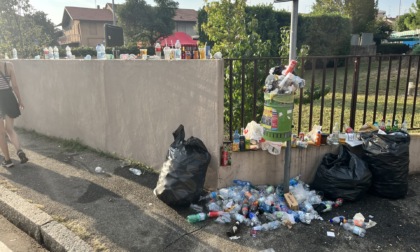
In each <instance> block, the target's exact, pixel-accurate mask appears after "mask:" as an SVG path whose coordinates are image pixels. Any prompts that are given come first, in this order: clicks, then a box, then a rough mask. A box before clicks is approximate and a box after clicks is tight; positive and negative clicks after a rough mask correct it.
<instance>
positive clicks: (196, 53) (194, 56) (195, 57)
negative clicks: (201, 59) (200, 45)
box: [193, 50, 198, 59]
mask: <svg viewBox="0 0 420 252" xmlns="http://www.w3.org/2000/svg"><path fill="white" fill-rule="evenodd" d="M193 59H198V51H197V50H194V52H193Z"/></svg>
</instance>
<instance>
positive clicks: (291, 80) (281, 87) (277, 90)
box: [264, 60, 305, 94]
mask: <svg viewBox="0 0 420 252" xmlns="http://www.w3.org/2000/svg"><path fill="white" fill-rule="evenodd" d="M296 65H297V61H296V60H291V61H290V62H289V65H288V66H287V67H283V66H281V65H280V66H276V67H273V68H271V69H270V71H269V75H268V76H267V77H266V79H265V85H264V92H265V93H270V94H291V93H293V92H295V91H296V90H297V89H298V88H303V87H304V86H305V80H304V79H302V78H300V77H299V76H296V75H294V74H293V71H294V69H295V67H296Z"/></svg>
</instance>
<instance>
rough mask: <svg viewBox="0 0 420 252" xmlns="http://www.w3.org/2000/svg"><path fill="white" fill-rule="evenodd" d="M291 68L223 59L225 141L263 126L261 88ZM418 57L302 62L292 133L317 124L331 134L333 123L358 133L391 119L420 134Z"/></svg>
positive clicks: (277, 62) (260, 61)
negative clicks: (275, 70)
mask: <svg viewBox="0 0 420 252" xmlns="http://www.w3.org/2000/svg"><path fill="white" fill-rule="evenodd" d="M280 64H281V65H287V64H288V62H287V59H283V58H252V59H225V115H224V116H225V129H226V138H229V139H232V132H233V131H234V130H236V129H238V130H239V129H240V128H244V127H246V125H247V123H248V122H251V121H256V122H257V123H259V122H260V120H261V116H262V112H263V109H264V98H263V97H264V94H263V87H264V83H265V78H266V77H267V75H268V74H269V70H270V69H271V68H272V67H275V66H278V65H280ZM419 66H420V56H419V55H379V56H378V55H375V56H331V57H304V58H300V59H298V67H297V68H296V69H295V72H294V73H295V75H297V76H299V77H301V78H302V79H304V80H305V82H306V85H305V87H304V88H303V89H300V90H298V91H297V92H296V93H295V96H294V97H295V99H294V100H295V103H294V109H293V128H292V130H291V131H292V132H293V133H295V134H297V133H298V132H301V131H304V132H307V131H310V130H311V129H312V127H313V126H314V125H320V126H322V131H323V132H331V131H332V128H333V125H334V123H335V122H337V123H339V126H340V128H341V129H343V127H344V125H349V126H350V127H352V128H353V129H355V130H356V131H357V129H359V128H360V127H361V126H363V125H364V124H365V123H373V122H380V121H381V120H385V122H387V121H388V120H389V121H390V122H391V123H392V124H394V123H398V125H399V126H401V123H402V122H403V121H406V122H407V125H408V129H409V130H419V129H420V115H419V114H418V113H417V114H416V107H417V96H418V86H419V85H418V84H419V74H420V70H419Z"/></svg>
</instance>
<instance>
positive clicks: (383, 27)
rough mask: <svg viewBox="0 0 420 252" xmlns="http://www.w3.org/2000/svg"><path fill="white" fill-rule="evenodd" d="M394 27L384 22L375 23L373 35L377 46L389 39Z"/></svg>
mask: <svg viewBox="0 0 420 252" xmlns="http://www.w3.org/2000/svg"><path fill="white" fill-rule="evenodd" d="M392 31H393V30H392V26H391V25H390V24H389V23H388V22H385V21H383V20H378V21H376V22H375V30H374V33H373V40H374V41H375V43H376V45H380V44H381V41H382V40H384V39H387V38H388V37H389V35H391V33H392Z"/></svg>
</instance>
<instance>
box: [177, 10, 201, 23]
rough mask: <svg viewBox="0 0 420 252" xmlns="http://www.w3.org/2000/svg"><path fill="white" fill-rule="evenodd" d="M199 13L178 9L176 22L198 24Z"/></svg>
mask: <svg viewBox="0 0 420 252" xmlns="http://www.w3.org/2000/svg"><path fill="white" fill-rule="evenodd" d="M197 16H198V12H197V11H196V10H191V9H177V10H176V13H175V16H174V21H187V22H197Z"/></svg>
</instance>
